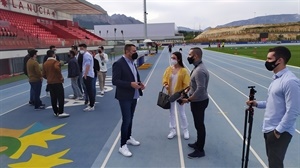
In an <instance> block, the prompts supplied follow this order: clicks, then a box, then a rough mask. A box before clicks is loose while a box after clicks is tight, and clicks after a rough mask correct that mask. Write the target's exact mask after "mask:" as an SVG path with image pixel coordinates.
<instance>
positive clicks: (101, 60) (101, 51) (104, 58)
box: [95, 46, 108, 96]
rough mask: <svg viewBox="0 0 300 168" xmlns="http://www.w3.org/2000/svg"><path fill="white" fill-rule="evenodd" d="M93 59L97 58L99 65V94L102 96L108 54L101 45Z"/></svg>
mask: <svg viewBox="0 0 300 168" xmlns="http://www.w3.org/2000/svg"><path fill="white" fill-rule="evenodd" d="M95 59H97V60H98V61H99V66H100V71H99V72H98V79H99V86H100V95H101V96H104V85H105V78H106V72H107V62H108V56H107V54H106V53H105V52H104V47H103V46H100V47H99V48H98V54H96V56H95Z"/></svg>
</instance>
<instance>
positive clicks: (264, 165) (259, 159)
mask: <svg viewBox="0 0 300 168" xmlns="http://www.w3.org/2000/svg"><path fill="white" fill-rule="evenodd" d="M187 69H188V70H189V71H190V69H189V68H187ZM209 73H212V74H213V75H215V76H217V75H216V74H214V73H213V72H211V71H209ZM217 77H218V76H217ZM218 78H219V79H220V80H222V81H223V82H225V83H226V84H228V85H229V86H231V87H232V88H234V89H235V90H236V91H238V92H239V93H241V94H242V95H244V96H246V97H247V95H245V94H244V93H242V92H241V91H239V90H238V89H236V88H235V87H234V86H232V85H230V84H229V83H228V82H226V81H224V80H223V79H222V78H220V77H218ZM208 96H209V99H211V100H212V101H213V103H214V104H215V106H216V107H217V108H218V110H219V111H220V112H221V114H222V115H223V116H224V118H225V119H226V120H227V122H228V123H229V124H230V126H231V127H232V128H233V129H234V131H235V132H236V133H237V134H238V135H239V137H240V138H241V139H242V140H243V136H242V134H241V133H240V132H239V130H238V129H237V128H236V127H235V126H234V124H233V123H232V122H231V120H230V119H229V118H228V117H227V115H226V114H225V113H224V111H223V110H222V109H221V108H220V106H219V105H218V104H217V103H216V102H215V100H214V99H213V98H212V97H211V96H210V94H208ZM250 150H251V152H252V153H253V155H254V156H255V157H256V158H257V160H258V161H259V162H260V164H261V165H262V166H263V167H264V168H267V167H268V166H267V165H266V164H265V163H264V161H263V160H262V159H261V158H260V157H259V155H258V154H257V153H256V152H255V150H254V149H253V148H252V146H251V145H250Z"/></svg>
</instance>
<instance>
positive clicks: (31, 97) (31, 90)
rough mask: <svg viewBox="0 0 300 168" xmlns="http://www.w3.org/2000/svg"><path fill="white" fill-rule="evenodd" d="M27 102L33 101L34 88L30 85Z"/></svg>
mask: <svg viewBox="0 0 300 168" xmlns="http://www.w3.org/2000/svg"><path fill="white" fill-rule="evenodd" d="M29 84H30V82H29ZM29 102H31V103H34V90H33V87H32V86H31V85H30V99H29Z"/></svg>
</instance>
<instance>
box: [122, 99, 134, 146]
mask: <svg viewBox="0 0 300 168" xmlns="http://www.w3.org/2000/svg"><path fill="white" fill-rule="evenodd" d="M136 103H137V99H132V100H119V104H120V108H121V112H122V120H123V122H122V126H121V147H122V146H123V145H125V144H126V142H127V140H128V139H129V138H130V136H131V129H132V119H133V115H134V110H135V107H136Z"/></svg>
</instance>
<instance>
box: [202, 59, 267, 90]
mask: <svg viewBox="0 0 300 168" xmlns="http://www.w3.org/2000/svg"><path fill="white" fill-rule="evenodd" d="M206 62H209V63H211V64H213V65H215V66H217V67H219V68H221V69H223V70H225V71H228V72H229V73H232V74H234V75H235V76H238V77H240V78H242V79H244V80H247V81H249V82H252V83H254V84H256V85H258V86H260V87H262V88H265V89H268V88H267V87H265V86H263V85H261V84H259V83H256V82H254V81H252V80H250V79H247V78H245V77H242V76H241V75H239V74H237V73H234V72H232V71H230V70H228V69H226V68H223V67H221V66H219V65H217V64H215V63H212V62H211V61H208V60H206Z"/></svg>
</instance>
